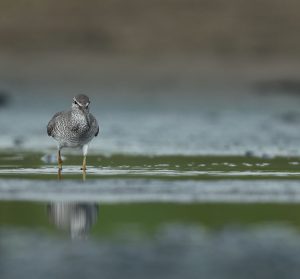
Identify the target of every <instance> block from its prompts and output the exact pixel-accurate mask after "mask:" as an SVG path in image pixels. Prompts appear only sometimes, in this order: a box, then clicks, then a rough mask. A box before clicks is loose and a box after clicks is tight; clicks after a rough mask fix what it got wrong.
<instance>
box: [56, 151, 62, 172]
mask: <svg viewBox="0 0 300 279" xmlns="http://www.w3.org/2000/svg"><path fill="white" fill-rule="evenodd" d="M57 161H58V169H59V170H62V163H63V161H62V159H61V154H60V150H58V154H57Z"/></svg>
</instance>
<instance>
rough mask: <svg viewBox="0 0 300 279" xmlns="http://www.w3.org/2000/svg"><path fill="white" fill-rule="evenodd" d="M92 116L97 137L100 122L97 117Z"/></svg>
mask: <svg viewBox="0 0 300 279" xmlns="http://www.w3.org/2000/svg"><path fill="white" fill-rule="evenodd" d="M90 118H91V120H92V127H93V129H94V130H95V137H97V136H98V134H99V125H98V122H97V120H96V118H95V117H94V115H92V114H91V115H90Z"/></svg>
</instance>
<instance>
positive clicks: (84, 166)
mask: <svg viewBox="0 0 300 279" xmlns="http://www.w3.org/2000/svg"><path fill="white" fill-rule="evenodd" d="M81 169H82V170H83V171H86V156H83V162H82V168H81Z"/></svg>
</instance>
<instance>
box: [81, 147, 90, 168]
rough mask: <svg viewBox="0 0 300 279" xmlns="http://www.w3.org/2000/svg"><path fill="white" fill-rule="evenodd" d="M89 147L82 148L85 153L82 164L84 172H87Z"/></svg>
mask: <svg viewBox="0 0 300 279" xmlns="http://www.w3.org/2000/svg"><path fill="white" fill-rule="evenodd" d="M88 147H89V146H88V145H87V144H85V145H84V146H83V147H82V151H83V162H82V168H81V169H82V170H83V171H86V155H87V152H88Z"/></svg>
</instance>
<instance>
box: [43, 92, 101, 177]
mask: <svg viewBox="0 0 300 279" xmlns="http://www.w3.org/2000/svg"><path fill="white" fill-rule="evenodd" d="M89 106H90V99H89V97H88V96H86V95H83V94H79V95H77V96H75V97H73V102H72V106H71V109H69V110H66V111H61V112H57V113H56V114H54V116H53V117H52V118H51V120H50V121H49V123H48V125H47V133H48V136H50V137H52V138H53V139H54V140H56V141H57V146H58V149H57V161H58V169H59V170H60V171H61V170H62V164H63V161H62V158H61V150H62V149H63V148H65V147H70V148H81V149H82V152H83V162H82V168H81V169H82V170H83V171H86V157H87V154H88V147H89V143H90V142H91V140H92V139H93V138H94V137H97V136H98V134H99V125H98V122H97V120H96V118H95V117H94V116H93V115H92V114H91V113H90V111H89Z"/></svg>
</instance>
